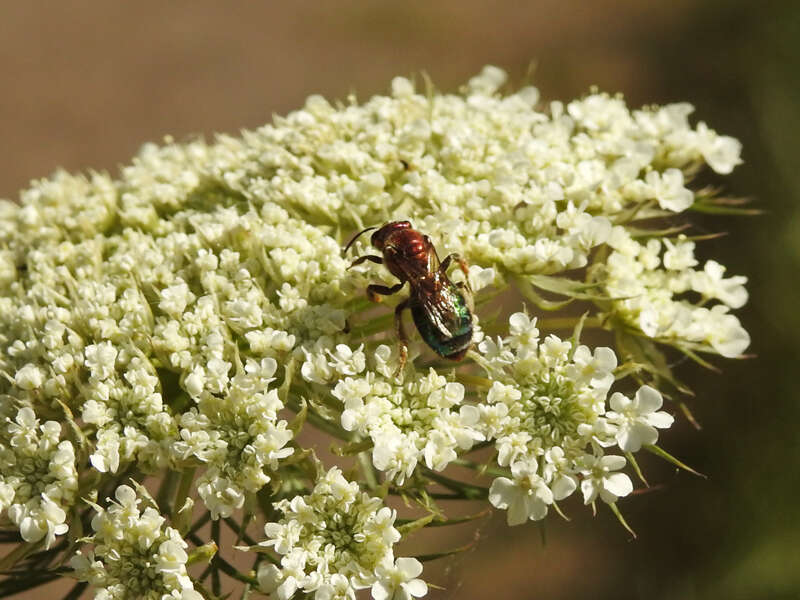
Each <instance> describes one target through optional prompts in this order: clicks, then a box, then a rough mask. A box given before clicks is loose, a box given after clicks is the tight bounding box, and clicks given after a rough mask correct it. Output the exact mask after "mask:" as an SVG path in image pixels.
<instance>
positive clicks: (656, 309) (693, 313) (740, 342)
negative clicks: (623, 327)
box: [603, 227, 750, 358]
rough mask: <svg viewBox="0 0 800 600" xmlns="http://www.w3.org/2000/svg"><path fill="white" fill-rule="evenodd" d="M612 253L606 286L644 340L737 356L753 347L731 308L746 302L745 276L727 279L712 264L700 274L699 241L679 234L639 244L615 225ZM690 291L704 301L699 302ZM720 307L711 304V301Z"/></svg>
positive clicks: (621, 313)
mask: <svg viewBox="0 0 800 600" xmlns="http://www.w3.org/2000/svg"><path fill="white" fill-rule="evenodd" d="M608 245H609V246H610V247H611V248H613V251H612V252H611V254H610V255H609V257H608V260H607V262H606V269H605V275H606V276H605V278H604V280H603V283H604V287H605V289H606V291H607V293H608V295H609V296H610V297H612V298H614V301H613V305H614V313H615V314H617V315H619V316H621V317H622V319H623V320H624V321H625V322H626V323H627V324H628V325H631V326H633V327H635V328H636V329H638V330H640V331H641V332H642V333H644V334H645V335H646V336H648V337H651V338H654V339H657V340H660V341H664V342H667V343H675V344H676V345H678V346H681V345H682V346H684V347H688V348H691V349H699V350H704V351H712V352H716V353H718V354H720V355H722V356H725V357H727V358H734V357H736V356H739V355H740V354H742V352H744V351H745V350H746V349H747V347H748V346H749V345H750V335H749V334H748V333H747V331H746V330H745V329H744V328H743V327H742V326H741V324H740V323H739V320H738V319H737V318H736V317H735V316H734V315H732V314H730V309H732V308H741V307H742V306H744V305H745V303H746V302H747V290H746V289H745V287H744V284H745V283H747V278H746V277H742V276H734V277H729V278H725V277H724V273H725V267H724V266H722V265H721V264H719V263H718V262H716V261H714V260H709V261H707V262H706V263H705V265H704V266H703V269H702V270H696V269H693V267H695V266H696V265H697V264H698V261H697V259H696V258H695V256H694V249H695V243H694V242H693V241H690V240H688V239H686V237H685V236H679V237H678V238H677V239H675V240H669V239H665V240H663V242H662V241H661V240H659V239H656V238H651V239H650V240H648V241H647V243H646V244H643V243H641V242H639V241H637V240H635V239H634V238H633V237H632V236H631V234H630V233H629V232H628V231H627V230H625V229H624V228H623V227H615V228H614V230H613V232H612V234H611V236H610V237H609V240H608ZM688 292H694V293H695V294H696V295H699V296H700V297H701V302H700V303H699V304H693V303H692V302H690V301H689V300H688V299H686V298H687V293H688ZM712 301H718V304H714V305H712V306H708V303H709V302H712Z"/></svg>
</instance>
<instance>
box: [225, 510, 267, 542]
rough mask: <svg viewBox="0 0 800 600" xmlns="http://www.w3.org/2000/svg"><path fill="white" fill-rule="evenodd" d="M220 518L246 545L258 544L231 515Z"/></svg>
mask: <svg viewBox="0 0 800 600" xmlns="http://www.w3.org/2000/svg"><path fill="white" fill-rule="evenodd" d="M222 520H223V521H225V524H226V525H227V526H228V527H229V528H230V529H231V531H233V532H234V533H235V534H236V535H237V536H238V538H239V539H240V540H242V541H244V543H245V544H247V545H248V546H257V545H258V542H256V541H255V540H254V539H253V538H251V537H250V536H249V535H247V532H246V531H245V528H244V527H242V526H241V525H240V524H239V523H237V522H236V521H235V520H234V519H233V518H232V517H224V518H223V519H222Z"/></svg>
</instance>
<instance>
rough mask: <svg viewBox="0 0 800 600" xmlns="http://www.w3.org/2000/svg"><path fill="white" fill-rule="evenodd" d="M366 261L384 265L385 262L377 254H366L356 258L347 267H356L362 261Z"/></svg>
mask: <svg viewBox="0 0 800 600" xmlns="http://www.w3.org/2000/svg"><path fill="white" fill-rule="evenodd" d="M366 261H369V262H374V263H375V264H378V265H382V264H383V259H382V258H381V257H380V256H375V255H373V254H365V255H364V256H359V257H358V258H357V259H355V260H354V261H353V262H351V263H350V266H349V267H347V269H348V270H350V269H352V268H353V267H356V266H358V265H360V264H361V263H364V262H366Z"/></svg>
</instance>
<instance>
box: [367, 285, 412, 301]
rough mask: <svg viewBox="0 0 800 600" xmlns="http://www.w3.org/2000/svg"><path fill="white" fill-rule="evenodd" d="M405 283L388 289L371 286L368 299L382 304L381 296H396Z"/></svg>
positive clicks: (382, 286)
mask: <svg viewBox="0 0 800 600" xmlns="http://www.w3.org/2000/svg"><path fill="white" fill-rule="evenodd" d="M403 284H404V282H402V281H401V282H400V283H398V284H397V285H393V286H392V287H388V286H385V285H376V284H371V285H368V286H367V298H369V299H370V300H372V301H373V302H380V301H381V296H390V295H392V294H396V293H397V292H399V291H400V288H402V287H403Z"/></svg>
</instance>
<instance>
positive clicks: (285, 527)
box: [258, 467, 428, 600]
mask: <svg viewBox="0 0 800 600" xmlns="http://www.w3.org/2000/svg"><path fill="white" fill-rule="evenodd" d="M275 507H276V508H277V509H278V510H280V511H281V512H282V513H283V515H284V516H283V518H282V519H280V520H279V521H278V522H275V523H267V524H266V526H265V527H264V531H265V533H266V536H267V539H266V540H265V541H263V542H261V543H260V545H261V546H265V547H271V548H273V549H274V551H275V552H277V553H278V554H279V555H281V558H280V565H279V566H276V565H274V564H262V566H261V567H260V569H259V572H258V580H259V583H260V585H261V588H262V590H263V591H265V592H267V593H270V594H273V593H274V594H275V595H276V597H277V598H280V600H287V599H288V598H291V597H292V596H293V595H294V594H295V592H296V591H298V590H302V591H303V592H305V593H307V594H312V593H313V595H314V596H313V597H314V598H315V600H355V598H356V590H359V589H363V588H367V587H370V586H371V587H372V590H371V591H372V597H373V598H374V599H375V600H390V599H391V600H410V598H411V597H421V596H424V595H425V594H426V593H427V591H428V587H427V585H426V584H425V582H423V581H422V580H421V579H417V576H418V575H419V574H420V573H421V572H422V565H421V564H420V563H419V561H417V560H416V559H413V558H398V559H397V561H395V559H394V551H393V549H392V547H393V545H394V544H395V543H396V542H397V541H398V540H399V539H400V533H399V532H398V531H397V529H396V528H395V527H394V521H395V517H396V513H395V511H394V510H392V509H390V508H388V507H386V506H383V503H382V501H381V500H380V498H373V497H371V496H369V494H367V493H365V492H362V491H360V490H359V487H358V484H357V483H354V482H350V481H347V479H345V478H344V476H343V475H342V473H341V471H340V470H339V469H338V468H336V467H334V468H332V469H330V470H329V471H328V472H327V473H325V474H324V475H322V476H321V477H320V478H319V479H318V481H317V483H316V485H315V486H314V489H313V490H312V492H311V493H310V494H309V495H307V496H295V497H294V498H292V499H291V500H281V501H280V502H277V503H276V504H275Z"/></svg>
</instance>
